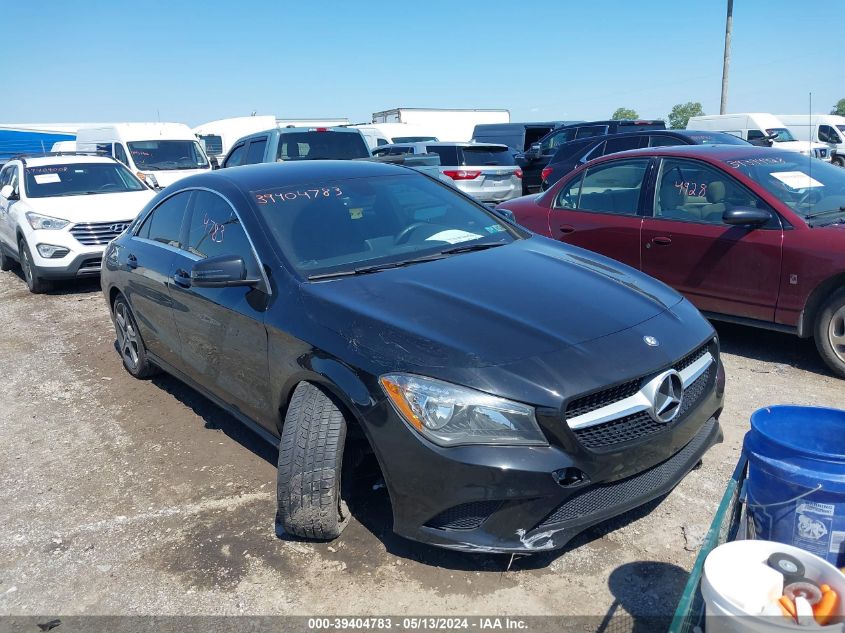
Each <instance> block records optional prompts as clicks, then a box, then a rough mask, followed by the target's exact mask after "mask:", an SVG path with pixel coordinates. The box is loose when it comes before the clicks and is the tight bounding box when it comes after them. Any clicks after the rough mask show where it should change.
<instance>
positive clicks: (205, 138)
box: [197, 134, 223, 156]
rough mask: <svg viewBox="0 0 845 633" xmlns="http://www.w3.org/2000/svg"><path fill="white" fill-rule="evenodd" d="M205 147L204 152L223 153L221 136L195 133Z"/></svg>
mask: <svg viewBox="0 0 845 633" xmlns="http://www.w3.org/2000/svg"><path fill="white" fill-rule="evenodd" d="M197 136H198V138H199V140H200V141H201V142H202V144H203V147H204V148H205V153H206V154H213V155H215V156H216V155H219V154H222V153H223V138H222V137H220V136H218V135H217V134H199V135H197Z"/></svg>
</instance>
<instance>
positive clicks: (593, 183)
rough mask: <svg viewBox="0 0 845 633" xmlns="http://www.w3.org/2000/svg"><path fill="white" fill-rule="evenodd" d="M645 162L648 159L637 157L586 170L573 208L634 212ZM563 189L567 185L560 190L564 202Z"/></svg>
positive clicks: (570, 196)
mask: <svg viewBox="0 0 845 633" xmlns="http://www.w3.org/2000/svg"><path fill="white" fill-rule="evenodd" d="M648 163H649V159H647V158H636V159H631V160H617V161H613V162H610V163H602V164H601V165H596V166H595V167H591V168H590V169H587V171H586V173H585V174H584V178H583V180H582V182H581V185H580V190H579V191H578V201H577V203H576V207H575V208H577V209H579V210H581V211H595V212H598V213H613V214H616V215H637V213H638V211H639V206H640V190H641V189H642V186H643V179H644V177H645V173H646V170H647V169H648ZM566 190H567V187H564V188H563V190H562V191H561V202H565V200H563V199H562V198H563V195H564V193H565V192H566ZM572 195H573V194H572V193H570V194H569V199H568V202H569V204H572V202H573V198H572ZM564 208H565V207H564ZM569 208H572V207H569Z"/></svg>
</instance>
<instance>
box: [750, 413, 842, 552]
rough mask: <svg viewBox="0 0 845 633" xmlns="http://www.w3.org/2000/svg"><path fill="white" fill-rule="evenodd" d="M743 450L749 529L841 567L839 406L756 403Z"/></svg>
mask: <svg viewBox="0 0 845 633" xmlns="http://www.w3.org/2000/svg"><path fill="white" fill-rule="evenodd" d="M743 450H744V451H745V453H746V455H747V456H748V478H747V479H746V483H745V486H746V488H745V501H746V503H747V504H748V513H749V516H750V517H751V519H752V529H753V531H754V536H755V537H756V538H760V539H765V540H770V541H778V542H780V543H786V544H789V545H794V546H795V547H800V548H801V549H804V550H806V551H808V552H812V553H814V554H816V555H818V556H821V557H822V558H825V559H827V560H828V561H829V562H831V563H832V564H833V565H835V566H836V567H843V566H845V411H841V410H838V409H827V408H822V407H799V406H775V407H767V408H765V409H760V410H758V411H756V412H754V414H753V415H752V416H751V430H750V431H749V432H748V433H747V434H746V435H745V442H744V446H743Z"/></svg>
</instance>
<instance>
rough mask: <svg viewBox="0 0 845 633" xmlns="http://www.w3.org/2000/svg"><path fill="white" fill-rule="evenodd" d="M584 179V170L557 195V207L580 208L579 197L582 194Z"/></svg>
mask: <svg viewBox="0 0 845 633" xmlns="http://www.w3.org/2000/svg"><path fill="white" fill-rule="evenodd" d="M583 180H584V174H583V172H582V173H581V174H580V175H579V176H578V177H577V178H575V180H572V181H570V182H568V183H567V184H565V185H564V186H563V188H562V189H561V190H560V193H558V195H557V199H556V200H555V208H556V209H577V208H578V198H579V196H580V195H581V182H582V181H583Z"/></svg>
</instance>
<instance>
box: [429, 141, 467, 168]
mask: <svg viewBox="0 0 845 633" xmlns="http://www.w3.org/2000/svg"><path fill="white" fill-rule="evenodd" d="M425 149H426V151H427V152H428V153H430V154H437V155H438V156H440V164H441V165H445V166H451V165H460V164H461V163H460V161H459V160H458V148H457V147H456V146H454V145H426V148H425Z"/></svg>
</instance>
